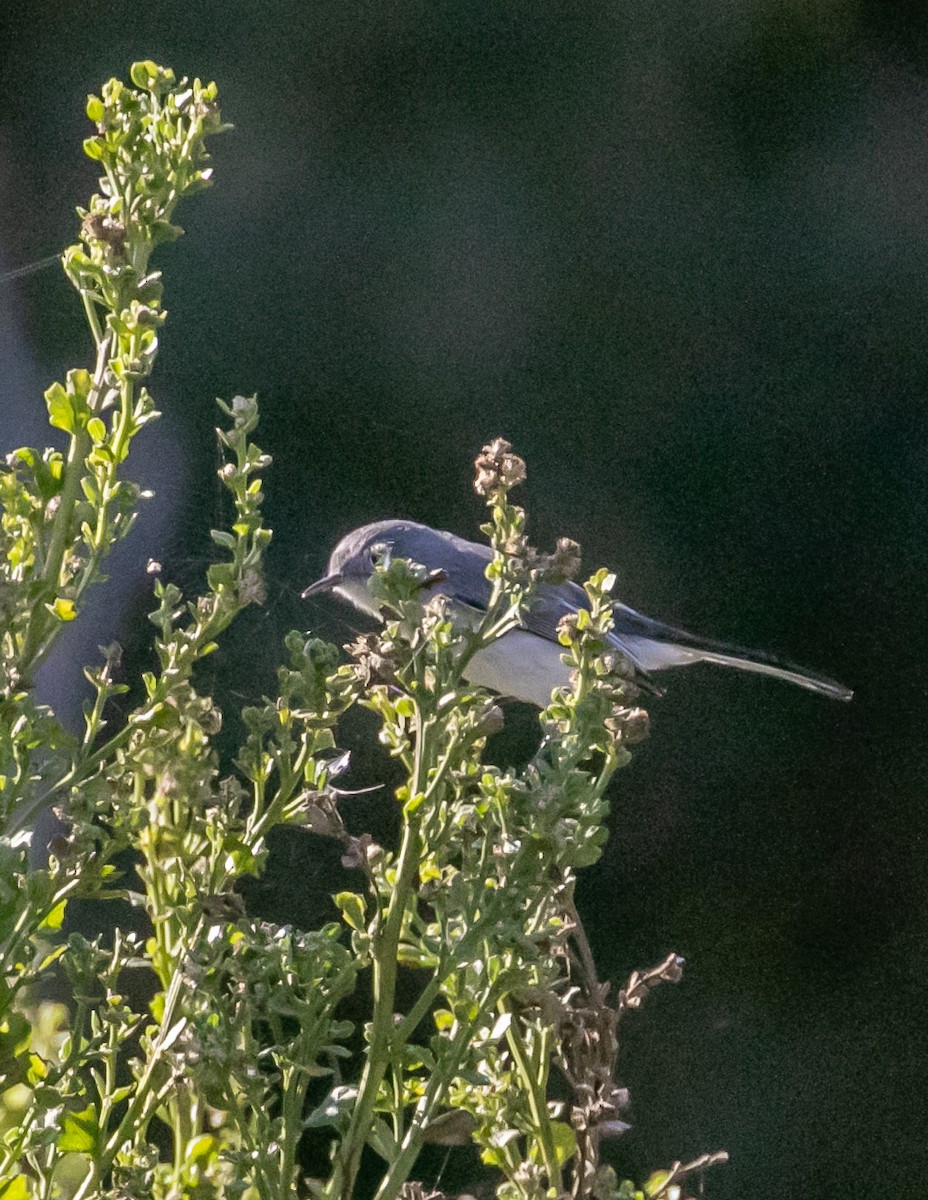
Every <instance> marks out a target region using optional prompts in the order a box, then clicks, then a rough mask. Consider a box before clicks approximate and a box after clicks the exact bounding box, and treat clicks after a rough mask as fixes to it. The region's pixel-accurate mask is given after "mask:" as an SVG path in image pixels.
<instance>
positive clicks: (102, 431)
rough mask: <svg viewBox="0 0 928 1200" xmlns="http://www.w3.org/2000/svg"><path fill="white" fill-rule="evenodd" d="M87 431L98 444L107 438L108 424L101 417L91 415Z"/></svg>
mask: <svg viewBox="0 0 928 1200" xmlns="http://www.w3.org/2000/svg"><path fill="white" fill-rule="evenodd" d="M87 432H88V433H89V434H90V436H91V438H92V439H93V441H94V442H96V443H97V444H98V445H99V443H100V442H102V441H105V439H106V425H105V424H104V423H103V421H101V420H100V418H99V417H91V418H90V420H89V421H88V422H87Z"/></svg>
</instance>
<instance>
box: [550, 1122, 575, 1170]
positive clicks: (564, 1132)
mask: <svg viewBox="0 0 928 1200" xmlns="http://www.w3.org/2000/svg"><path fill="white" fill-rule="evenodd" d="M551 1137H552V1139H553V1141H554V1153H555V1155H556V1156H557V1165H558V1166H559V1167H563V1166H564V1164H565V1163H567V1162H569V1161H570V1159H571V1158H572V1157H573V1155H574V1152H575V1151H576V1149H577V1135H576V1133H575V1132H574V1131H573V1129H572V1128H571V1126H570V1125H568V1124H566V1122H564V1121H552V1122H551Z"/></svg>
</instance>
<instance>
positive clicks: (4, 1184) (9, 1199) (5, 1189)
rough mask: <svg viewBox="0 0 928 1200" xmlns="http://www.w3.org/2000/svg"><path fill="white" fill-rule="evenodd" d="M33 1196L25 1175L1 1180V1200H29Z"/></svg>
mask: <svg viewBox="0 0 928 1200" xmlns="http://www.w3.org/2000/svg"><path fill="white" fill-rule="evenodd" d="M31 1195H32V1192H31V1190H30V1188H29V1180H28V1179H27V1178H26V1176H25V1175H14V1176H9V1175H8V1176H6V1177H5V1178H3V1179H0V1200H29V1197H30V1196H31Z"/></svg>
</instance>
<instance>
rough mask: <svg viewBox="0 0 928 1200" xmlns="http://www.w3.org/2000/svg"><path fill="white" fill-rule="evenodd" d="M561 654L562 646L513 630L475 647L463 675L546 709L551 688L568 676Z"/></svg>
mask: <svg viewBox="0 0 928 1200" xmlns="http://www.w3.org/2000/svg"><path fill="white" fill-rule="evenodd" d="M563 653H564V649H563V647H562V646H558V645H556V644H555V643H554V642H549V641H546V640H545V639H544V638H540V637H538V636H537V635H536V634H534V633H525V632H524V631H523V630H521V629H516V630H514V631H513V632H512V633H507V634H506V636H505V637H502V638H500V639H499V641H498V642H494V643H493V644H492V645H491V646H487V648H486V650H479V651H478V652H477V653H476V654H475V655H474V657H473V658H472V659H471V660H470V662H469V663H468V666H467V670H466V671H465V672H464V675H465V678H466V679H467V680H468V682H470V683H476V684H477V686H478V687H485V688H489V689H490V690H491V691H493V692H499V693H500V694H501V695H503V696H512V697H513V698H514V699H516V700H525V701H526V702H527V703H529V704H535V705H537V706H538V708H546V707H547V706H548V704H550V702H551V693H552V691H553V690H554V689H555V688H556V687H563V686H564V685H565V684H566V683H567V680H568V677H569V675H570V672H569V671H568V669H567V667H566V666H565V665H564V664H563V663H562V662H561V655H562V654H563Z"/></svg>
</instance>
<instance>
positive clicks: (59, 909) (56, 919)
mask: <svg viewBox="0 0 928 1200" xmlns="http://www.w3.org/2000/svg"><path fill="white" fill-rule="evenodd" d="M55 603H56V604H57V603H58V602H57V601H55ZM64 603H65V604H70V605H71V607H72V609H73V607H74V601H73V600H66V601H64ZM75 615H76V614H74V613H72V615H71V617H63V618H62V620H67V621H70V620H72V619H73V617H74V616H75ZM67 907H68V902H67V900H60V901H59V902H58V903H57V904H56V905H55V907H54V908H53V909H52V911H51V912H50V913H49V914H48V916H47V917H46V918H45V920H44V921H43V922H42V924H41V925H40V926H39V928H40V929H60V928H61V923H62V921H63V920H64V914H65V909H66V908H67Z"/></svg>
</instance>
